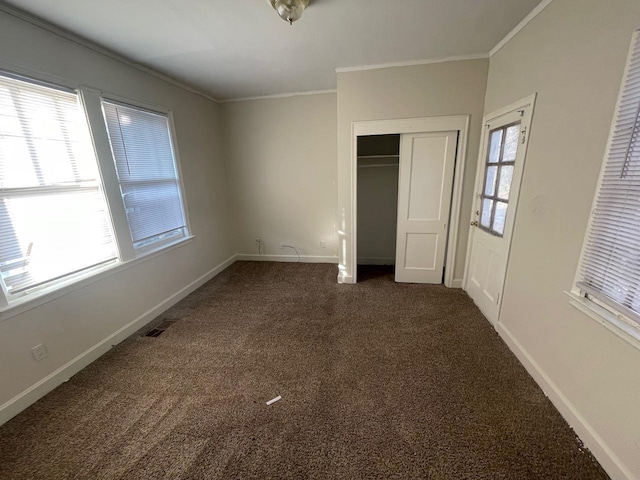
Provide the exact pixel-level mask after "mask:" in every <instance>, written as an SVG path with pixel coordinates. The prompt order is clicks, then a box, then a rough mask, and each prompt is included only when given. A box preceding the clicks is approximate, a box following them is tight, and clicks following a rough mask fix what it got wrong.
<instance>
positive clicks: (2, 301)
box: [0, 278, 9, 308]
mask: <svg viewBox="0 0 640 480" xmlns="http://www.w3.org/2000/svg"><path fill="white" fill-rule="evenodd" d="M7 305H9V292H7V287H6V286H5V284H4V280H3V279H1V278H0V308H1V307H6V306H7Z"/></svg>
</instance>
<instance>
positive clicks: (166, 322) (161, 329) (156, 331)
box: [144, 320, 175, 337]
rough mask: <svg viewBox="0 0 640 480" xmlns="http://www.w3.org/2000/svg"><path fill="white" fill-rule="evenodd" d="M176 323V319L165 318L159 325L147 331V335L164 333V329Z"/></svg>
mask: <svg viewBox="0 0 640 480" xmlns="http://www.w3.org/2000/svg"><path fill="white" fill-rule="evenodd" d="M174 323H175V320H164V321H163V322H162V323H161V324H160V325H158V326H157V327H154V328H152V329H151V330H149V331H148V332H147V333H145V334H144V336H145V337H159V336H160V335H162V334H163V333H164V331H165V330H166V329H167V328H169V327H170V326H171V325H173V324H174Z"/></svg>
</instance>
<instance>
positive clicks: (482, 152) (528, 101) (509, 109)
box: [462, 93, 538, 326]
mask: <svg viewBox="0 0 640 480" xmlns="http://www.w3.org/2000/svg"><path fill="white" fill-rule="evenodd" d="M537 95H538V94H537V93H533V94H531V95H529V96H528V97H525V98H522V99H520V100H518V101H517V102H514V103H512V104H510V105H507V106H506V107H503V108H500V109H498V110H496V111H494V112H491V113H489V114H487V115H485V116H484V117H483V119H482V138H481V141H480V149H479V151H478V163H477V166H476V173H475V176H476V178H475V182H474V185H473V202H472V204H471V216H470V218H469V222H470V223H471V222H473V221H474V220H475V219H476V215H475V212H474V211H473V210H474V207H475V205H476V192H478V191H479V188H481V187H480V185H479V184H480V183H484V175H479V172H480V171H481V170H483V169H484V168H485V156H486V149H487V142H488V140H489V130H488V129H487V128H486V125H487V124H488V123H490V122H492V121H493V120H496V119H498V118H500V117H502V116H504V115H507V114H509V113H513V112H515V111H518V110H522V109H523V108H527V107H530V108H531V114H530V115H529V123H528V124H527V130H528V131H527V135H531V124H532V123H533V115H534V113H535V106H536V98H537ZM529 140H530V138H527V142H526V144H525V145H524V147H525V151H524V159H525V162H524V164H523V169H526V167H527V165H526V158H527V153H528V151H529V143H530V142H529ZM524 173H525V171H524V170H523V171H522V177H521V179H520V183H521V185H522V179H523V178H524ZM521 191H522V188H519V189H518V200H519V197H520V192H521ZM514 213H515V214H516V215H515V216H514V219H515V218H516V217H517V207H516V212H514ZM515 230H516V224H515V220H514V224H513V229H512V231H511V239H510V242H509V247H508V248H507V258H506V268H505V274H504V279H503V283H502V292H501V294H500V299H499V303H500V305H499V306H498V316H497V319H496V322H495V324H494V326H495V325H497V324H498V322H499V321H500V313H501V311H502V300H503V296H504V295H502V293H504V286H505V284H506V279H507V273H508V271H509V257H510V255H511V245H512V243H513V235H514V233H515ZM475 231H476V229H474V228H470V229H469V238H468V240H467V254H466V257H465V263H464V278H463V280H462V288H463V290H464V291H465V292H466V291H467V281H468V280H469V267H470V263H471V249H472V247H473V235H474V233H475ZM492 323H493V322H492Z"/></svg>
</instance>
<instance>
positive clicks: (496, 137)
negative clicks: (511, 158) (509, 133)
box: [489, 130, 503, 163]
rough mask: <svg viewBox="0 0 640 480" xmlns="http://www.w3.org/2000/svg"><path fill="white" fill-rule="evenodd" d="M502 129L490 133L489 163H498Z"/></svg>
mask: <svg viewBox="0 0 640 480" xmlns="http://www.w3.org/2000/svg"><path fill="white" fill-rule="evenodd" d="M502 133H503V130H496V131H495V132H493V133H492V134H491V139H490V146H489V163H498V161H499V160H500V148H501V146H502Z"/></svg>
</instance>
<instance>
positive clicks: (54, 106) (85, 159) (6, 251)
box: [0, 75, 117, 300]
mask: <svg viewBox="0 0 640 480" xmlns="http://www.w3.org/2000/svg"><path fill="white" fill-rule="evenodd" d="M0 189H1V190H0V278H1V279H2V281H3V282H4V284H5V287H6V289H7V291H8V292H9V293H10V294H17V293H21V292H28V291H29V290H32V289H34V288H36V287H38V286H41V285H48V284H50V283H51V282H53V281H54V280H58V279H64V278H67V277H69V276H71V275H73V274H75V273H77V272H80V271H85V270H87V269H89V268H91V267H94V266H96V265H100V264H103V263H105V262H109V261H112V260H115V259H116V257H117V254H116V246H115V242H114V239H113V234H112V231H111V221H110V217H109V213H108V208H107V205H106V201H105V199H104V195H103V192H102V189H101V184H100V182H99V180H98V167H97V162H96V158H95V155H94V151H93V146H92V144H91V139H90V136H89V129H88V126H87V122H86V118H85V115H84V112H83V110H82V108H81V106H80V104H79V102H78V97H77V95H76V93H75V92H72V91H67V90H63V89H59V88H50V87H46V86H43V85H40V84H36V83H31V82H29V81H25V80H23V79H20V78H14V77H11V76H4V75H0ZM9 300H11V299H9Z"/></svg>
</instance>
